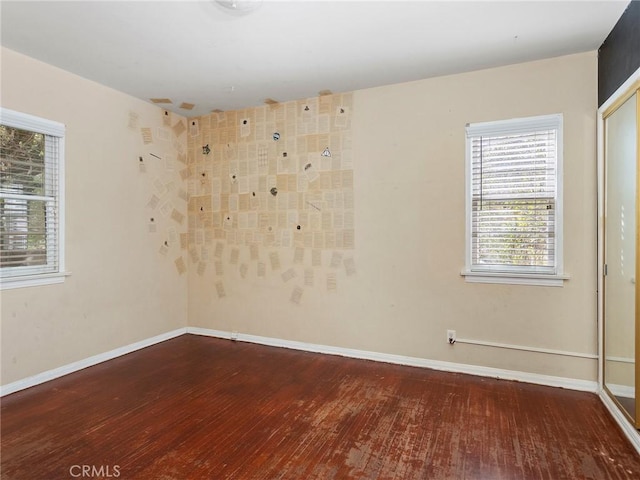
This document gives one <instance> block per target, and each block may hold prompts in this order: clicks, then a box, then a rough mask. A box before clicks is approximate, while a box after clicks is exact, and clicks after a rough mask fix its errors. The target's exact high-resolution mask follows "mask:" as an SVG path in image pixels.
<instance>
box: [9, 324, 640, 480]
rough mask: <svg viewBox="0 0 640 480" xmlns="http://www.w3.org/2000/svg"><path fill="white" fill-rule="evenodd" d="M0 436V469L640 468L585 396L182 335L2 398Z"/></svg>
mask: <svg viewBox="0 0 640 480" xmlns="http://www.w3.org/2000/svg"><path fill="white" fill-rule="evenodd" d="M1 434H2V438H1V449H2V450H1V452H2V459H1V463H2V479H6V480H10V479H11V480H23V479H24V480H39V479H43V480H45V479H46V480H52V479H66V478H87V477H88V475H87V476H84V477H81V476H80V475H79V474H80V473H90V474H91V478H119V479H153V480H161V479H165V480H169V479H176V480H187V479H188V480H197V479H215V480H222V479H238V480H245V479H255V480H258V479H264V480H267V479H268V480H275V479H287V480H299V479H308V480H311V479H317V480H331V479H336V480H338V479H340V480H343V479H403V480H408V479H411V480H413V479H491V480H497V479H536V480H537V479H553V480H560V479H572V480H573V479H597V480H601V479H637V478H640V456H638V455H637V454H636V452H635V450H634V449H633V447H632V445H631V444H630V443H629V442H628V441H627V439H626V438H625V437H624V435H623V434H622V432H621V431H620V429H619V428H618V426H617V425H616V424H615V422H614V421H613V419H612V418H611V417H610V416H609V414H608V413H607V411H606V409H605V407H604V406H603V405H602V403H601V402H600V400H599V399H598V398H597V396H595V395H593V394H589V393H582V392H575V391H571V390H563V389H559V388H551V387H542V386H536V385H530V384H525V383H518V382H510V381H501V380H495V379H488V378H482V377H474V376H469V375H463V374H452V373H443V372H437V371H433V370H429V369H422V368H413V367H405V366H397V365H388V364H383V363H376V362H370V361H363V360H355V359H348V358H341V357H335V356H328V355H320V354H312V353H305V352H299V351H293V350H287V349H279V348H272V347H265V346H260V345H253V344H248V343H240V342H230V341H226V340H219V339H213V338H207V337H199V336H194V335H183V336H181V337H178V338H175V339H172V340H169V341H167V342H163V343H161V344H158V345H155V346H152V347H149V348H146V349H143V350H140V351H137V352H134V353H132V354H129V355H126V356H123V357H120V358H117V359H115V360H112V361H109V362H105V363H102V364H100V365H96V366H94V367H91V368H88V369H85V370H82V371H80V372H76V373H74V374H71V375H68V376H65V377H63V378H59V379H57V380H54V381H52V382H48V383H46V384H43V385H40V386H37V387H33V388H30V389H28V390H24V391H21V392H17V393H14V394H12V395H9V396H6V397H4V398H3V399H2V407H1ZM116 473H117V475H116Z"/></svg>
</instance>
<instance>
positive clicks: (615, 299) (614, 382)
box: [604, 95, 637, 419]
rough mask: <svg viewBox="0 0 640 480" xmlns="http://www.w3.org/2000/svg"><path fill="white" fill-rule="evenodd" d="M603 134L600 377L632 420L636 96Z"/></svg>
mask: <svg viewBox="0 0 640 480" xmlns="http://www.w3.org/2000/svg"><path fill="white" fill-rule="evenodd" d="M605 135H606V138H605V162H606V202H605V203H606V206H605V229H606V231H605V263H606V265H607V274H606V276H605V280H604V328H605V331H604V334H605V335H604V342H605V345H604V348H605V352H604V353H605V355H604V357H605V359H604V381H605V385H606V386H607V389H608V390H609V392H611V394H613V396H614V397H615V399H616V400H617V401H618V403H619V404H620V405H621V406H622V407H623V408H624V409H625V410H626V412H627V413H628V414H629V416H630V417H631V418H633V419H635V418H636V411H635V397H636V392H635V388H636V385H635V356H636V352H635V337H636V331H635V290H636V288H635V282H636V278H635V275H636V227H637V225H636V193H637V192H636V178H637V177H636V168H637V166H636V162H637V153H636V145H637V140H636V139H637V126H636V96H635V95H634V96H633V97H631V98H630V99H629V100H627V101H626V102H625V103H624V105H622V106H621V107H620V108H618V110H616V111H615V112H614V113H613V114H612V115H611V116H609V117H608V118H607V119H606V123H605Z"/></svg>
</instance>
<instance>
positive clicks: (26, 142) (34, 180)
mask: <svg viewBox="0 0 640 480" xmlns="http://www.w3.org/2000/svg"><path fill="white" fill-rule="evenodd" d="M44 152H45V140H44V135H42V134H41V133H35V132H29V131H26V130H20V129H18V128H13V127H7V126H5V125H0V191H2V192H4V193H22V194H28V195H44V194H45V192H44V181H45V153H44Z"/></svg>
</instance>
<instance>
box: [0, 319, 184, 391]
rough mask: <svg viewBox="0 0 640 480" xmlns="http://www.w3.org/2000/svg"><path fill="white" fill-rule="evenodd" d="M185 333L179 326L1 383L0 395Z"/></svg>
mask: <svg viewBox="0 0 640 480" xmlns="http://www.w3.org/2000/svg"><path fill="white" fill-rule="evenodd" d="M185 333H187V329H186V328H179V329H177V330H172V331H171V332H167V333H162V334H160V335H156V336H155V337H151V338H147V339H145V340H141V341H139V342H136V343H131V344H129V345H125V346H124V347H119V348H116V349H114V350H110V351H108V352H104V353H100V354H98V355H94V356H92V357H89V358H85V359H83V360H78V361H77V362H73V363H69V364H67V365H63V366H62V367H58V368H54V369H53V370H47V371H46V372H42V373H38V374H37V375H33V376H31V377H27V378H23V379H22V380H17V381H15V382H12V383H8V384H6V385H2V386H0V397H3V396H5V395H9V394H11V393H15V392H17V391H20V390H24V389H25V388H29V387H33V386H35V385H39V384H41V383H44V382H48V381H49V380H53V379H55V378H58V377H62V376H64V375H68V374H69V373H73V372H77V371H78V370H82V369H84V368H87V367H91V366H93V365H97V364H98V363H102V362H106V361H107V360H111V359H113V358H116V357H120V356H122V355H126V354H127V353H131V352H134V351H136V350H140V349H141V348H145V347H149V346H151V345H154V344H156V343H160V342H164V341H165V340H169V339H171V338H175V337H178V336H180V335H184V334H185Z"/></svg>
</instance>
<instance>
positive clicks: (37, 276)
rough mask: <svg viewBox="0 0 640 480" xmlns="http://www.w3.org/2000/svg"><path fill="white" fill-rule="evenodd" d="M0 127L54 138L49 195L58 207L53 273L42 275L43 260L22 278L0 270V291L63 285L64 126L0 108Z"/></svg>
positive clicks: (44, 268)
mask: <svg viewBox="0 0 640 480" xmlns="http://www.w3.org/2000/svg"><path fill="white" fill-rule="evenodd" d="M0 124H1V125H4V126H7V127H11V128H17V129H21V130H27V131H30V132H35V133H41V134H43V135H45V143H46V142H48V141H49V140H48V138H47V137H56V138H57V139H58V146H57V148H58V155H57V158H56V159H55V163H56V165H55V167H54V168H56V169H57V177H58V179H57V180H58V181H57V188H56V191H54V192H52V193H53V194H54V196H55V197H56V203H57V207H58V212H57V216H58V219H57V220H58V222H57V229H56V230H55V233H54V235H55V236H56V242H55V243H56V244H57V257H58V266H57V269H56V270H55V271H53V272H44V270H49V269H50V268H51V267H50V262H49V260H47V264H45V265H43V268H42V271H41V272H37V271H36V272H34V273H28V274H24V275H14V276H5V275H6V274H5V270H4V269H3V268H0V290H7V289H13V288H21V287H32V286H39V285H49V284H56V283H62V282H64V279H65V277H66V276H67V275H68V274H67V273H66V272H65V236H64V233H65V202H64V192H65V133H66V127H65V125H64V124H63V123H60V122H55V121H53V120H47V119H44V118H41V117H37V116H34V115H29V114H26V113H22V112H17V111H14V110H10V109H8V108H4V107H0ZM47 257H49V251H47ZM5 268H7V269H10V270H11V271H10V272H9V273H10V274H11V273H14V272H16V271H19V269H22V268H24V267H5Z"/></svg>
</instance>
